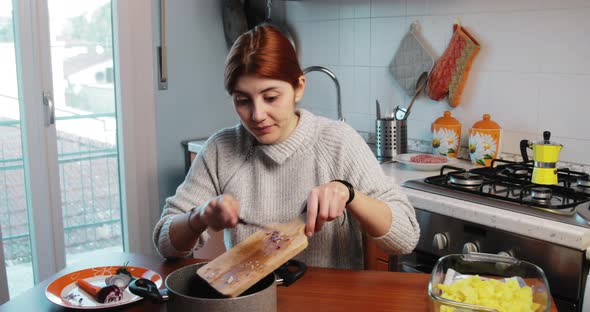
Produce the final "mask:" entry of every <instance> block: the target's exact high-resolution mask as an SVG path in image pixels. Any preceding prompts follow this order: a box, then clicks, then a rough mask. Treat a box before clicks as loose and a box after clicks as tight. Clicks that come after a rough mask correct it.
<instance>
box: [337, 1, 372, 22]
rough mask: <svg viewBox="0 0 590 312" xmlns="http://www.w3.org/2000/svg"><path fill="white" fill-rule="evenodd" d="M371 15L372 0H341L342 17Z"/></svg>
mask: <svg viewBox="0 0 590 312" xmlns="http://www.w3.org/2000/svg"><path fill="white" fill-rule="evenodd" d="M366 17H371V0H340V18H366Z"/></svg>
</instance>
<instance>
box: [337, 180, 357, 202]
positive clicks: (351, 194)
mask: <svg viewBox="0 0 590 312" xmlns="http://www.w3.org/2000/svg"><path fill="white" fill-rule="evenodd" d="M332 182H340V183H342V184H344V185H346V187H347V188H348V200H347V201H346V206H348V204H350V203H351V202H352V200H353V199H354V188H353V187H352V184H350V182H348V181H344V180H332Z"/></svg>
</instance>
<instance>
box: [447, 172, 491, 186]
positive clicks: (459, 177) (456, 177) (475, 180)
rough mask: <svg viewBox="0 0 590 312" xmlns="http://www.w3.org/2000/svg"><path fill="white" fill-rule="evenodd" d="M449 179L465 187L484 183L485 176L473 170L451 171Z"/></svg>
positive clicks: (452, 182)
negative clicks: (472, 171)
mask: <svg viewBox="0 0 590 312" xmlns="http://www.w3.org/2000/svg"><path fill="white" fill-rule="evenodd" d="M448 180H449V182H450V183H451V184H453V185H458V186H464V187H479V186H481V185H482V184H483V177H482V176H480V175H479V174H474V173H471V172H458V173H449V174H448Z"/></svg>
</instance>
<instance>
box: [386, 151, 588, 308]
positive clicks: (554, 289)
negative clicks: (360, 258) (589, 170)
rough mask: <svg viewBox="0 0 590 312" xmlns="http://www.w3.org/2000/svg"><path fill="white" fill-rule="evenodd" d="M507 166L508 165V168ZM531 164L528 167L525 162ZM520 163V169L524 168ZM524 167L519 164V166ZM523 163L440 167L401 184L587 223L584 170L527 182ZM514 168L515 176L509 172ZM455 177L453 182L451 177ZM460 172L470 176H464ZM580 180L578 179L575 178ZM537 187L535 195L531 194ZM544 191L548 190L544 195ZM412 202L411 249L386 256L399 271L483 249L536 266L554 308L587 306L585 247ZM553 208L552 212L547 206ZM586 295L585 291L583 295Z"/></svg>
mask: <svg viewBox="0 0 590 312" xmlns="http://www.w3.org/2000/svg"><path fill="white" fill-rule="evenodd" d="M511 166H512V169H508V168H509V167H511ZM529 167H530V168H529ZM523 168H524V169H523ZM521 169H523V170H521ZM529 169H532V166H529V164H526V163H512V162H504V161H496V163H495V164H493V165H492V167H491V168H478V169H472V170H471V171H465V170H463V169H461V168H454V167H447V168H445V167H443V169H442V170H441V172H440V175H437V176H433V177H429V178H426V179H423V180H422V179H421V180H411V181H407V182H404V183H402V185H403V186H404V187H408V188H412V189H417V190H421V191H426V192H431V193H435V194H438V195H442V196H448V197H453V198H459V199H464V200H466V201H471V202H476V203H478V204H483V205H489V206H493V207H496V208H502V209H508V210H511V211H516V212H519V213H523V214H528V215H535V216H537V217H542V218H547V219H551V220H554V221H558V222H564V223H568V224H570V225H574V226H581V227H588V228H590V219H589V218H590V195H589V194H590V188H589V189H588V192H586V189H582V188H581V187H583V185H584V183H583V182H584V181H588V176H587V175H586V174H584V173H576V172H572V171H569V170H563V171H562V173H561V174H560V185H559V186H550V187H547V186H539V185H534V184H531V183H530V182H528V181H529V180H527V178H530V176H529V177H527V175H526V171H527V170H529ZM509 172H518V174H519V175H521V176H520V177H512V176H509ZM453 176H455V177H459V178H458V180H455V181H459V182H458V183H459V184H453V183H452V182H451V181H453V179H452V177H453ZM464 178H467V179H471V178H473V179H474V180H476V182H472V181H471V180H470V181H468V182H465V180H464ZM578 180H581V182H582V183H581V184H580V183H577V182H576V181H578ZM533 191H537V192H538V194H541V193H542V194H541V195H535V196H539V197H540V198H535V197H534V196H532V195H534V192H533ZM546 194H549V195H550V196H545V195H546ZM421 208H425V207H416V216H417V219H418V222H419V223H420V228H421V235H420V240H419V242H418V245H417V247H416V249H415V250H414V252H413V253H411V254H409V255H406V256H402V257H398V258H395V259H394V258H393V257H392V259H390V260H391V261H390V263H392V269H393V270H396V271H400V272H424V273H430V272H431V270H432V267H433V266H434V263H435V262H436V261H437V260H438V258H439V257H441V256H444V255H448V254H457V253H468V252H484V253H492V254H505V255H506V254H507V255H511V256H513V257H516V258H518V259H521V260H525V261H529V262H531V263H534V264H536V265H538V266H540V267H541V268H542V269H543V271H544V272H545V274H546V275H547V278H548V280H549V286H550V288H551V294H552V295H553V297H554V299H555V302H556V305H557V307H558V309H559V311H582V310H583V305H584V303H585V304H586V307H585V309H584V310H589V311H590V302H589V301H590V299H587V300H584V299H585V298H584V296H585V294H584V292H585V290H586V292H588V293H590V290H588V287H586V283H587V282H588V277H587V276H588V273H589V267H590V262H589V261H588V260H587V259H586V251H585V250H577V249H573V248H570V247H566V246H562V245H559V244H556V243H553V242H548V241H544V240H540V239H537V238H534V237H527V236H523V235H520V234H516V233H512V232H509V231H504V230H500V229H497V228H494V227H490V226H484V225H481V224H476V223H472V222H468V221H465V220H461V219H457V218H453V217H449V216H445V215H441V214H436V213H432V212H429V211H426V210H425V209H421ZM551 209H557V210H558V211H557V212H552V211H550V210H551ZM586 296H588V295H586Z"/></svg>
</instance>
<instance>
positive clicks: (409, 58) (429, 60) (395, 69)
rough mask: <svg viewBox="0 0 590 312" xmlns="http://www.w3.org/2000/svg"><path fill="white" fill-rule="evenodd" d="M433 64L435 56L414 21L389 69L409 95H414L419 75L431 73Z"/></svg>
mask: <svg viewBox="0 0 590 312" xmlns="http://www.w3.org/2000/svg"><path fill="white" fill-rule="evenodd" d="M433 65H434V57H433V55H432V53H431V52H430V50H429V49H428V48H427V47H426V45H425V43H424V42H422V39H421V38H420V36H419V24H418V22H417V21H414V22H413V23H412V25H411V26H410V30H409V31H408V32H407V33H406V35H405V36H404V38H403V39H402V41H401V42H400V45H399V48H398V49H397V51H396V52H395V56H394V57H393V60H392V61H391V63H390V64H389V70H390V71H391V73H392V74H393V77H394V78H395V81H397V82H398V83H399V85H400V87H401V88H402V89H403V90H404V91H405V92H406V93H407V94H408V96H414V94H415V93H416V82H417V81H418V77H420V75H421V74H422V73H423V72H427V73H429V72H430V70H431V69H432V66H433Z"/></svg>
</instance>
